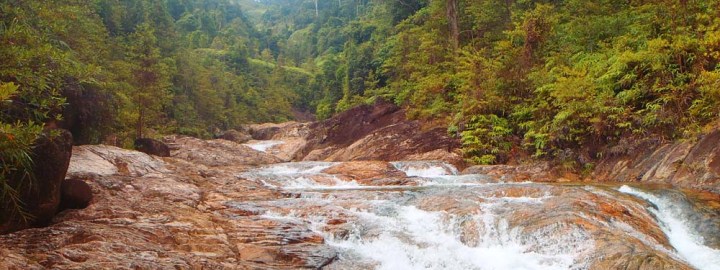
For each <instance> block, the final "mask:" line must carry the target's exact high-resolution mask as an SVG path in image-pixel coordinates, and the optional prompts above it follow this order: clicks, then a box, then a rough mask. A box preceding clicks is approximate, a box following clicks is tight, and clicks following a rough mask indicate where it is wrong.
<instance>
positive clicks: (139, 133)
mask: <svg viewBox="0 0 720 270" xmlns="http://www.w3.org/2000/svg"><path fill="white" fill-rule="evenodd" d="M144 125H145V108H142V107H141V108H140V114H139V115H138V120H137V126H136V132H137V133H136V134H135V135H136V139H140V138H142V136H143V126H144Z"/></svg>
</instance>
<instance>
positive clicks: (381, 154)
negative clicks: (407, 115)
mask: <svg viewBox="0 0 720 270" xmlns="http://www.w3.org/2000/svg"><path fill="white" fill-rule="evenodd" d="M455 143H456V141H455V140H453V139H451V138H449V137H448V136H447V135H446V131H445V129H444V128H434V129H430V130H428V131H422V127H421V125H420V123H419V122H416V121H411V122H401V123H398V124H394V125H390V126H386V127H383V128H380V129H378V130H375V131H374V132H373V133H372V134H369V135H367V136H365V137H363V138H362V139H360V140H358V141H355V142H354V143H353V144H351V145H349V146H347V147H346V148H342V149H340V150H338V151H336V152H334V153H332V154H331V155H330V156H328V157H326V158H325V160H327V161H351V160H385V161H396V160H407V159H408V157H421V156H422V155H423V154H424V153H429V152H434V151H435V153H437V150H444V151H445V152H447V153H450V152H449V151H452V150H454V149H456V148H457V145H455ZM449 155H452V154H449ZM443 158H445V157H443ZM447 159H449V160H452V159H454V158H453V157H448V158H447ZM455 161H457V160H455Z"/></svg>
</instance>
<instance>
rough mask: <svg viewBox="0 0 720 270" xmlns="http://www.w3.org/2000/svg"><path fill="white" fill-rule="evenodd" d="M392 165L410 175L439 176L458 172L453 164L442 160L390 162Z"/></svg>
mask: <svg viewBox="0 0 720 270" xmlns="http://www.w3.org/2000/svg"><path fill="white" fill-rule="evenodd" d="M392 165H393V166H395V168H397V169H398V170H401V171H403V172H405V174H406V175H407V176H410V177H439V176H446V175H457V174H458V170H457V169H456V168H455V166H453V165H450V164H448V163H445V162H442V161H397V162H392Z"/></svg>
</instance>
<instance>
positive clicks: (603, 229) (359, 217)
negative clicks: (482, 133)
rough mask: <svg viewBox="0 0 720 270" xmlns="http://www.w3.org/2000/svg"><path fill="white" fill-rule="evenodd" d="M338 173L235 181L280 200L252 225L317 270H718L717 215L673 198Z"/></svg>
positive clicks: (429, 166) (295, 171)
mask: <svg viewBox="0 0 720 270" xmlns="http://www.w3.org/2000/svg"><path fill="white" fill-rule="evenodd" d="M338 164H339V163H331V162H294V163H283V164H275V165H269V166H264V167H260V168H257V169H253V170H250V171H248V172H244V173H241V174H240V175H238V177H242V178H246V179H250V180H253V181H257V182H259V183H261V184H262V185H264V186H267V187H270V188H273V189H277V190H280V191H281V192H283V193H284V194H285V199H281V200H276V201H268V202H262V204H263V205H260V207H262V208H263V209H269V210H267V211H265V212H264V213H262V217H263V218H268V219H274V220H280V221H282V222H287V223H292V224H295V225H301V226H306V227H307V228H308V229H309V230H311V231H313V232H316V233H318V234H320V235H322V236H323V238H324V239H323V241H324V242H325V243H326V244H327V245H329V246H331V247H332V248H334V249H335V250H336V251H337V252H338V259H337V260H335V261H334V262H332V263H331V264H329V265H327V266H326V268H327V269H373V268H374V269H393V270H397V269H617V268H623V269H625V268H633V267H635V268H637V267H643V268H646V269H653V268H655V267H658V268H678V269H693V268H695V269H720V249H718V248H719V246H720V245H719V243H720V224H718V223H719V222H720V221H719V220H718V213H717V212H716V211H714V210H713V211H709V210H702V209H700V208H698V207H696V206H694V204H693V203H692V202H691V200H690V199H688V198H687V196H685V194H683V193H680V192H678V191H674V190H664V189H657V190H645V189H640V188H636V187H629V186H589V185H585V184H565V185H560V184H541V183H532V182H524V183H503V182H498V181H497V180H493V179H492V178H491V177H488V176H485V175H459V174H458V171H457V169H455V168H454V167H453V166H452V165H449V164H446V163H442V162H433V161H412V162H394V163H392V166H394V167H395V168H397V170H399V171H402V172H404V174H405V175H406V176H403V177H400V178H402V179H401V180H397V179H395V181H394V182H393V181H379V182H378V183H381V184H378V185H376V184H373V183H375V182H373V183H367V182H362V181H360V182H358V181H356V180H355V179H352V178H348V177H346V176H343V175H342V174H331V173H326V171H327V170H328V169H329V168H331V167H333V166H336V165H338ZM388 178H398V177H397V176H393V177H388ZM388 183H389V184H388ZM394 183H395V184H394ZM396 183H401V184H396ZM245 207H247V206H245Z"/></svg>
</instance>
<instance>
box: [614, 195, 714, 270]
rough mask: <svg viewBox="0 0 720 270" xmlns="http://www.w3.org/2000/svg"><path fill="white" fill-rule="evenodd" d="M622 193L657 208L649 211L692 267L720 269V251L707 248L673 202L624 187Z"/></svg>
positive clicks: (651, 208) (707, 269)
mask: <svg viewBox="0 0 720 270" xmlns="http://www.w3.org/2000/svg"><path fill="white" fill-rule="evenodd" d="M618 190H619V191H620V192H623V193H626V194H630V195H633V196H636V197H639V198H641V199H643V200H646V201H648V202H650V203H652V204H654V205H655V207H657V209H655V208H653V207H650V208H649V209H648V210H649V211H650V212H651V213H653V214H654V215H655V217H656V218H657V220H658V223H659V225H660V228H661V229H662V231H663V232H664V233H665V235H666V236H667V237H668V240H669V241H670V244H671V245H672V246H673V247H674V248H675V250H676V251H677V252H678V253H679V255H680V256H682V258H683V259H685V261H687V262H688V263H689V264H690V265H692V266H694V267H696V268H698V269H700V270H711V269H714V270H717V269H720V250H717V249H713V248H710V247H708V246H705V245H704V244H703V243H704V239H703V237H702V236H701V235H699V234H698V233H697V232H695V231H694V230H693V229H692V228H690V226H688V224H687V221H686V220H684V219H683V218H682V216H683V213H682V209H680V208H679V207H677V206H676V205H675V204H674V203H673V202H672V201H671V200H669V199H667V198H663V197H660V196H656V195H653V194H649V193H646V192H643V191H640V190H638V189H635V188H631V187H628V186H625V185H623V186H622V187H620V188H619V189H618Z"/></svg>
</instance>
